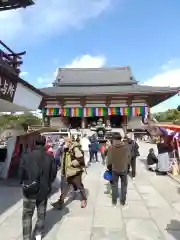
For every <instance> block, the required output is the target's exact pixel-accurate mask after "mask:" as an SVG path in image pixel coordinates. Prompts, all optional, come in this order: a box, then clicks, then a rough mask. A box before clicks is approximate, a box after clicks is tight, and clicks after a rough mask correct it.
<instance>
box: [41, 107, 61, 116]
mask: <svg viewBox="0 0 180 240" xmlns="http://www.w3.org/2000/svg"><path fill="white" fill-rule="evenodd" d="M44 112H45V114H46V115H47V116H59V115H61V109H60V108H45V110H44Z"/></svg>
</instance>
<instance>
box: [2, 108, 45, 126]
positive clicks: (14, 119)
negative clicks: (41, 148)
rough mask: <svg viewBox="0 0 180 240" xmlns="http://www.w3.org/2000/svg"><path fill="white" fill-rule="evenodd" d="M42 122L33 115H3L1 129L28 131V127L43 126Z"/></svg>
mask: <svg viewBox="0 0 180 240" xmlns="http://www.w3.org/2000/svg"><path fill="white" fill-rule="evenodd" d="M41 124H42V120H41V119H40V118H38V117H37V116H34V115H33V114H32V113H30V112H29V113H24V114H22V115H1V116H0V128H1V129H2V128H3V129H6V128H22V127H23V128H24V130H27V128H28V126H31V125H41Z"/></svg>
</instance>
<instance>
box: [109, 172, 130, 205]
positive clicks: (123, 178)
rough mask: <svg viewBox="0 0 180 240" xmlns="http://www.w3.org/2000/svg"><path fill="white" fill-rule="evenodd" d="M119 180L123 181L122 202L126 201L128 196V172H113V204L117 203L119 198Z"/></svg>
mask: <svg viewBox="0 0 180 240" xmlns="http://www.w3.org/2000/svg"><path fill="white" fill-rule="evenodd" d="M119 178H120V179H121V195H120V198H121V202H125V201H126V194H127V185H128V178H127V172H114V171H113V172H112V184H111V185H112V202H113V203H117V198H118V181H119Z"/></svg>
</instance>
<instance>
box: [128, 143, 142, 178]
mask: <svg viewBox="0 0 180 240" xmlns="http://www.w3.org/2000/svg"><path fill="white" fill-rule="evenodd" d="M128 143H129V147H130V152H131V162H130V164H129V166H128V172H130V168H131V177H132V179H133V181H134V180H135V177H136V158H137V157H138V156H139V155H140V154H139V146H138V144H137V142H136V141H135V140H133V139H131V138H128Z"/></svg>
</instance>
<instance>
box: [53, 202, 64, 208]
mask: <svg viewBox="0 0 180 240" xmlns="http://www.w3.org/2000/svg"><path fill="white" fill-rule="evenodd" d="M63 205H64V202H62V201H60V200H57V201H56V202H54V203H51V206H53V207H54V208H56V209H58V210H61V209H62V208H63Z"/></svg>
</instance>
